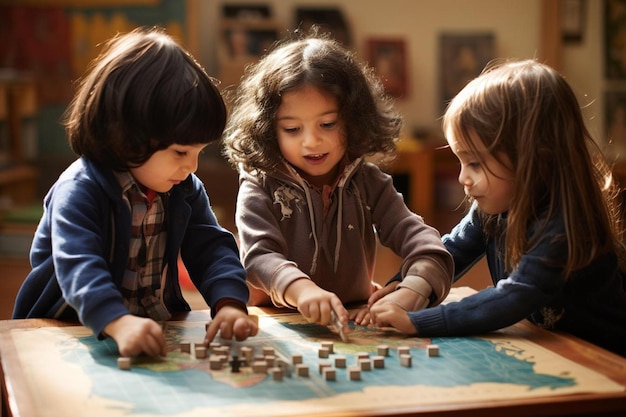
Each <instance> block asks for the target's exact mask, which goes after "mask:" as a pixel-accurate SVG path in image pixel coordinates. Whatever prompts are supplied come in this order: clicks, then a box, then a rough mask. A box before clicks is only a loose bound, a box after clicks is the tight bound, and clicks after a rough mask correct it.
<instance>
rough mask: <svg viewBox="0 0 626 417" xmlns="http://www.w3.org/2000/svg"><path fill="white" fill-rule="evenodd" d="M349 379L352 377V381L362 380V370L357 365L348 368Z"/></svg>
mask: <svg viewBox="0 0 626 417" xmlns="http://www.w3.org/2000/svg"><path fill="white" fill-rule="evenodd" d="M348 379H350V381H360V380H361V370H360V369H359V368H357V367H355V366H351V367H350V368H348Z"/></svg>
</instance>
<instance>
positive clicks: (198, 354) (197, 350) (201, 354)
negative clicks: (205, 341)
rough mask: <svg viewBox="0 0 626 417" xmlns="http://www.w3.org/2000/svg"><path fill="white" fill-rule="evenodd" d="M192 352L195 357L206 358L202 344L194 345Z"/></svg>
mask: <svg viewBox="0 0 626 417" xmlns="http://www.w3.org/2000/svg"><path fill="white" fill-rule="evenodd" d="M194 352H195V354H196V359H204V358H206V347H204V346H202V345H194Z"/></svg>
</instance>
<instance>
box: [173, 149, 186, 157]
mask: <svg viewBox="0 0 626 417" xmlns="http://www.w3.org/2000/svg"><path fill="white" fill-rule="evenodd" d="M174 152H176V156H186V155H187V152H186V151H176V150H175V151H174Z"/></svg>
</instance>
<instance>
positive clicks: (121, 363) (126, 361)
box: [117, 356, 131, 371]
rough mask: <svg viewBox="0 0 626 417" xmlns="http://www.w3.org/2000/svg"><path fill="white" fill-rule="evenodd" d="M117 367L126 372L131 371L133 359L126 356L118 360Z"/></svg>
mask: <svg viewBox="0 0 626 417" xmlns="http://www.w3.org/2000/svg"><path fill="white" fill-rule="evenodd" d="M117 367H118V368H119V369H123V370H125V371H127V370H129V369H130V367H131V358H129V357H126V356H122V357H119V358H117Z"/></svg>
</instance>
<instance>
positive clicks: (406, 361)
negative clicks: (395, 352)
mask: <svg viewBox="0 0 626 417" xmlns="http://www.w3.org/2000/svg"><path fill="white" fill-rule="evenodd" d="M411 363H412V357H411V355H407V354H402V355H400V365H402V366H406V367H407V368H410V367H411Z"/></svg>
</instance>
